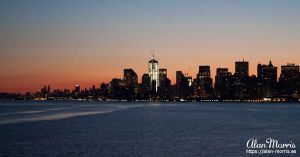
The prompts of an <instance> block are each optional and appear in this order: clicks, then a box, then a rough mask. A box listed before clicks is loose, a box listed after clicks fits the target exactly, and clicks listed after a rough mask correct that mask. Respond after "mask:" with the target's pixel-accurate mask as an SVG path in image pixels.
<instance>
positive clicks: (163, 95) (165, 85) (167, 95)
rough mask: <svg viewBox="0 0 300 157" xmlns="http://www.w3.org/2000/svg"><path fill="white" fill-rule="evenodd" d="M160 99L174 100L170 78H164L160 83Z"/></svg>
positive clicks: (158, 92) (158, 93)
mask: <svg viewBox="0 0 300 157" xmlns="http://www.w3.org/2000/svg"><path fill="white" fill-rule="evenodd" d="M157 95H158V99H160V100H171V99H172V86H171V80H170V79H169V78H164V79H162V80H161V81H160V83H159V87H158V91H157Z"/></svg>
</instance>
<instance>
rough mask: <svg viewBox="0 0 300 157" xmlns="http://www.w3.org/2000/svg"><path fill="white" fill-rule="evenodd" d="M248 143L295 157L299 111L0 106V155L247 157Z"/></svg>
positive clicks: (223, 106)
mask: <svg viewBox="0 0 300 157" xmlns="http://www.w3.org/2000/svg"><path fill="white" fill-rule="evenodd" d="M251 138H253V139H258V141H261V142H264V141H265V139H267V138H273V139H276V140H279V141H280V142H281V143H290V142H292V143H295V145H296V148H295V149H296V150H297V154H276V155H278V156H289V155H293V156H299V154H300V151H299V152H298V149H299V148H300V104H299V103H212V102H209V103H205V102H184V103H175V102H172V103H159V102H157V103H154V102H133V103H132V102H131V103H128V102H88V101H2V102H0V156H22V157H24V156H49V157H53V156H88V157H89V156H120V157H126V156H128V157H140V156H149V157H150V156H170V157H177V156H178V157H179V156H180V157H181V156H187V157H190V156H253V155H252V154H248V153H246V149H247V147H246V143H247V141H248V140H249V139H251ZM272 155H274V154H272Z"/></svg>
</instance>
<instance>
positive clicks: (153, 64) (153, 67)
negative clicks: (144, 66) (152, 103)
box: [148, 56, 159, 92]
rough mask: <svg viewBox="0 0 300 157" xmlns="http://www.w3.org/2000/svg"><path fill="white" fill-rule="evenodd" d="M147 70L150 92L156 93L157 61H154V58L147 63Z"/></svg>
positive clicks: (157, 80) (157, 83)
mask: <svg viewBox="0 0 300 157" xmlns="http://www.w3.org/2000/svg"><path fill="white" fill-rule="evenodd" d="M148 70H149V76H150V80H151V87H152V90H153V91H155V92H156V91H157V88H158V86H159V71H158V61H157V60H155V58H154V56H153V58H152V59H151V60H150V61H149V66H148Z"/></svg>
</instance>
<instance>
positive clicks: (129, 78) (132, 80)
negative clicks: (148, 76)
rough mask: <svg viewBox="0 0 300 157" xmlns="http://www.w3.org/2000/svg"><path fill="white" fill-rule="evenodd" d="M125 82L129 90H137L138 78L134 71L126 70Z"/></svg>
mask: <svg viewBox="0 0 300 157" xmlns="http://www.w3.org/2000/svg"><path fill="white" fill-rule="evenodd" d="M123 76H124V77H123V81H124V84H125V86H126V87H128V88H137V85H138V76H137V74H136V73H135V72H134V70H133V69H124V75H123Z"/></svg>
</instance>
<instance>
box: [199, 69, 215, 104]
mask: <svg viewBox="0 0 300 157" xmlns="http://www.w3.org/2000/svg"><path fill="white" fill-rule="evenodd" d="M197 84H198V89H197V90H198V91H199V92H198V93H199V94H200V97H202V98H207V97H211V96H212V92H213V88H212V78H211V77H210V66H208V65H204V66H199V72H198V74H197Z"/></svg>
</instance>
